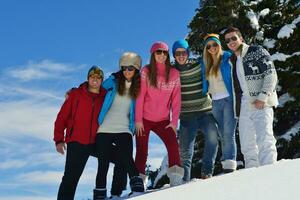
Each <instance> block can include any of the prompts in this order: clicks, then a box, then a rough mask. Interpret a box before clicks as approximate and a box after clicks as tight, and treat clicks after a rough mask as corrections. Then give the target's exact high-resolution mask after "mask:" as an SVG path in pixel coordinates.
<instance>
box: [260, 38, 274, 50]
mask: <svg viewBox="0 0 300 200" xmlns="http://www.w3.org/2000/svg"><path fill="white" fill-rule="evenodd" d="M275 43H276V40H274V39H268V38H265V40H264V43H263V45H264V46H265V47H266V48H268V49H272V48H274V47H275Z"/></svg>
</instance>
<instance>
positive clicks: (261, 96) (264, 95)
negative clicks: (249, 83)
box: [257, 93, 268, 102]
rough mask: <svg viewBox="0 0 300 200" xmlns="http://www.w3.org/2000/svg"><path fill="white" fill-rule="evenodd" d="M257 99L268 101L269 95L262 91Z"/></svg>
mask: <svg viewBox="0 0 300 200" xmlns="http://www.w3.org/2000/svg"><path fill="white" fill-rule="evenodd" d="M257 99H258V100H260V101H263V102H267V99H268V95H266V94H264V93H260V94H259V95H258V96H257Z"/></svg>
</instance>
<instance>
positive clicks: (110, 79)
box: [102, 76, 115, 90]
mask: <svg viewBox="0 0 300 200" xmlns="http://www.w3.org/2000/svg"><path fill="white" fill-rule="evenodd" d="M114 84H115V79H114V77H113V76H110V77H108V78H107V79H106V80H105V81H104V82H103V83H102V87H103V88H104V89H106V90H108V89H109V88H111V87H113V86H114Z"/></svg>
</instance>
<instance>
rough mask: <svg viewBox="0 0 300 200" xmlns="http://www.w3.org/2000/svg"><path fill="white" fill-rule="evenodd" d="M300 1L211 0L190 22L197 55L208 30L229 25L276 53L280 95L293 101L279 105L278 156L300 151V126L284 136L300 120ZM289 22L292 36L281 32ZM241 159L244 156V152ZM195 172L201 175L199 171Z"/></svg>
mask: <svg viewBox="0 0 300 200" xmlns="http://www.w3.org/2000/svg"><path fill="white" fill-rule="evenodd" d="M299 5H300V3H299V0H286V1H284V0H283V1H278V0H262V1H242V0H233V1H228V0H225V1H220V0H208V1H205V2H204V3H203V4H201V5H200V7H199V8H198V9H197V10H196V14H195V16H194V18H193V19H192V21H191V22H190V24H189V25H188V27H189V28H190V29H191V31H190V33H189V34H188V41H189V43H190V45H191V49H192V51H193V53H194V54H196V55H199V56H201V54H202V49H203V39H202V38H203V36H204V35H205V34H206V33H212V32H213V33H219V34H221V35H222V31H223V30H224V29H225V28H226V27H228V26H229V25H232V26H235V27H238V28H239V29H240V30H241V31H242V33H243V38H244V40H245V41H246V43H248V44H259V45H263V46H264V47H265V48H267V50H268V51H269V52H270V54H271V55H273V58H274V64H275V67H276V69H277V73H278V78H279V83H278V95H279V97H281V98H280V99H282V97H284V96H282V95H285V96H287V95H288V96H289V97H290V101H288V102H287V103H285V104H284V105H282V107H278V108H277V109H275V117H274V134H275V136H276V137H277V138H278V143H277V147H278V153H279V155H278V159H281V158H295V157H299V155H300V146H299V144H300V136H299V135H297V134H296V133H297V130H296V133H295V136H293V137H292V139H291V140H285V139H280V135H282V134H284V133H285V132H286V131H288V130H289V129H290V128H291V127H293V126H294V125H295V124H296V123H297V122H299V121H300V114H299V113H300V68H299V63H300V46H299V44H300V20H298V21H299V22H297V17H298V16H300V13H299V12H300V10H299ZM296 22H297V23H296ZM285 25H287V27H289V28H290V29H293V32H292V33H291V35H290V37H288V38H287V37H279V35H280V34H279V32H280V31H281V30H282V28H283V27H284V26H285ZM221 38H222V37H221ZM223 47H226V46H225V45H223ZM278 53H282V54H283V56H284V55H285V58H286V60H280V59H277V57H279V56H280V55H281V57H282V54H278ZM279 58H280V57H279ZM299 133H300V130H298V134H299ZM202 140H203V138H202V139H201V137H198V138H197V140H196V147H195V148H198V149H195V152H196V153H195V156H194V159H193V167H194V169H197V170H192V171H193V172H197V171H198V170H199V165H200V164H199V160H201V156H202V155H201V152H202V151H203V141H202ZM239 159H242V155H241V154H239ZM217 164H218V163H217ZM216 171H218V165H217V169H216V170H215V172H216ZM194 175H195V176H197V173H194Z"/></svg>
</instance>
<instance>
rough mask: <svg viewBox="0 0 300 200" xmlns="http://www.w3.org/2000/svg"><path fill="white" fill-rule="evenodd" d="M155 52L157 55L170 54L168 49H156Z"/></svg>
mask: <svg viewBox="0 0 300 200" xmlns="http://www.w3.org/2000/svg"><path fill="white" fill-rule="evenodd" d="M155 54H156V55H165V56H166V55H168V54H169V52H168V51H165V50H156V51H155Z"/></svg>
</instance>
